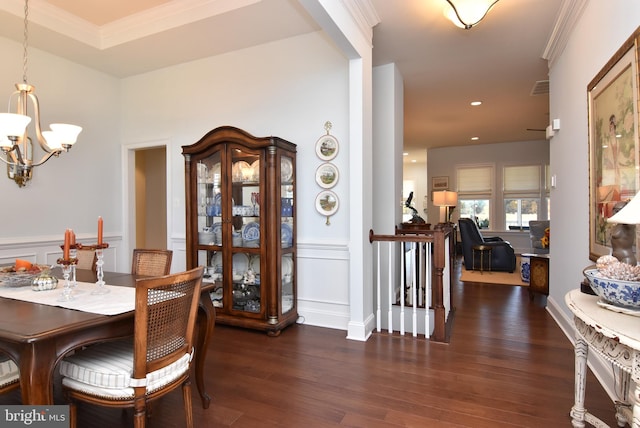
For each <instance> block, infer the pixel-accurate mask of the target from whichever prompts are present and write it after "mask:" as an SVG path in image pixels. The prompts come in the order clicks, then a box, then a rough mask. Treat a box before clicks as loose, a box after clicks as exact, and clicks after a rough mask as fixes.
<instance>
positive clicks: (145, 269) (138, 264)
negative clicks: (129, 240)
mask: <svg viewBox="0 0 640 428" xmlns="http://www.w3.org/2000/svg"><path fill="white" fill-rule="evenodd" d="M172 257H173V251H171V250H147V249H142V248H136V249H134V250H133V263H132V266H131V273H132V274H134V275H145V276H161V275H169V274H170V273H171V259H172Z"/></svg>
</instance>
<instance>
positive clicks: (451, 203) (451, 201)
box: [433, 190, 458, 207]
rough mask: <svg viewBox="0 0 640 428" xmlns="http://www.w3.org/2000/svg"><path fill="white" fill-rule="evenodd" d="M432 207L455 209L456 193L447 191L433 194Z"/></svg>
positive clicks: (456, 202) (456, 203)
mask: <svg viewBox="0 0 640 428" xmlns="http://www.w3.org/2000/svg"><path fill="white" fill-rule="evenodd" d="M433 205H435V206H437V207H455V206H456V205H458V192H451V191H449V190H441V191H439V192H433Z"/></svg>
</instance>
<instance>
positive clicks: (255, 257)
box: [230, 146, 264, 313]
mask: <svg viewBox="0 0 640 428" xmlns="http://www.w3.org/2000/svg"><path fill="white" fill-rule="evenodd" d="M230 153H231V169H232V170H231V197H232V200H231V204H232V206H231V217H232V220H231V228H230V232H231V247H232V254H233V256H232V267H231V280H232V284H233V286H232V290H231V292H232V302H233V303H232V309H233V310H235V311H244V312H252V313H260V311H261V308H262V304H261V289H260V267H261V260H260V246H261V244H262V240H261V236H262V235H263V225H262V222H261V221H260V219H261V217H262V216H263V212H264V208H263V203H262V198H261V194H260V193H261V181H262V179H263V174H262V165H261V162H262V161H263V160H262V159H261V156H260V153H261V151H256V150H251V149H247V148H244V147H242V146H231V147H230Z"/></svg>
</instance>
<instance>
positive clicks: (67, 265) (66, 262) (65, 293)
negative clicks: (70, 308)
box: [58, 258, 78, 302]
mask: <svg viewBox="0 0 640 428" xmlns="http://www.w3.org/2000/svg"><path fill="white" fill-rule="evenodd" d="M77 262H78V259H75V258H69V259H58V265H60V267H61V268H62V278H64V286H63V288H62V294H60V297H58V301H59V302H70V301H72V300H74V299H75V297H74V296H73V285H72V284H71V280H70V278H71V272H72V270H73V267H74V266H75V265H76V263H77Z"/></svg>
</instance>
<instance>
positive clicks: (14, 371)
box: [0, 354, 20, 394]
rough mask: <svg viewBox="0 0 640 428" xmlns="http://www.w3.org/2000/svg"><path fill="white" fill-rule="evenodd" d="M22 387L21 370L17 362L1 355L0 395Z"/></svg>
mask: <svg viewBox="0 0 640 428" xmlns="http://www.w3.org/2000/svg"><path fill="white" fill-rule="evenodd" d="M19 386H20V370H19V369H18V366H17V365H16V363H15V361H13V360H12V359H11V358H9V357H8V356H7V355H5V354H0V394H4V393H5V392H9V391H12V390H14V389H16V388H17V387H19Z"/></svg>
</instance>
